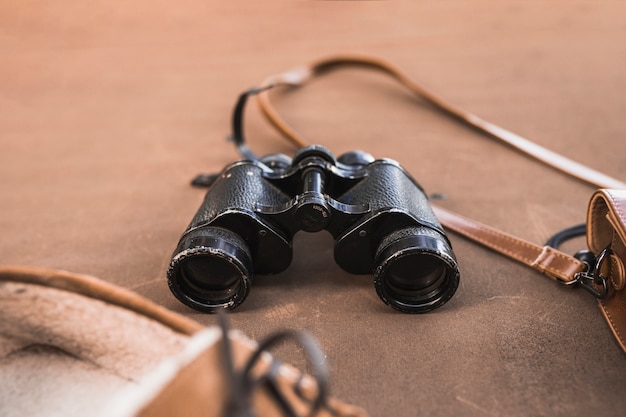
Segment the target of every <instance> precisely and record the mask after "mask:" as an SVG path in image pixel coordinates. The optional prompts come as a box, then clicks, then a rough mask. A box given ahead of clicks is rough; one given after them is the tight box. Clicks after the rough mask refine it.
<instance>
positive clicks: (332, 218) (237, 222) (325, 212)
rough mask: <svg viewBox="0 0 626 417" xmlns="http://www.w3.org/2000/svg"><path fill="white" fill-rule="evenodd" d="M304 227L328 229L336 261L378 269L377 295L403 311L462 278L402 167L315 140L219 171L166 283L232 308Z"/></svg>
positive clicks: (211, 305) (437, 300) (277, 268)
mask: <svg viewBox="0 0 626 417" xmlns="http://www.w3.org/2000/svg"><path fill="white" fill-rule="evenodd" d="M301 230H302V231H306V232H317V231H321V230H327V231H328V232H329V233H330V234H331V235H332V236H333V238H334V240H335V247H334V258H335V261H336V262H337V264H338V265H339V266H340V267H341V268H342V269H344V270H345V271H347V272H349V273H353V274H373V275H374V285H375V288H376V292H377V293H378V295H379V297H380V298H381V299H382V300H383V301H384V302H385V303H387V304H389V305H390V306H392V307H393V308H395V309H397V310H400V311H402V312H406V313H422V312H426V311H430V310H433V309H435V308H437V307H439V306H441V305H443V304H444V303H445V302H446V301H448V300H449V299H450V298H451V297H452V295H453V294H454V292H455V291H456V289H457V287H458V285H459V270H458V267H457V262H456V259H455V256H454V254H453V252H452V248H451V246H450V242H449V240H448V238H447V237H446V234H445V232H444V230H443V228H442V227H441V225H440V224H439V221H438V220H437V218H436V217H435V214H434V213H433V210H432V208H431V207H430V205H429V203H428V198H427V197H426V195H425V193H424V191H423V190H422V188H421V187H420V186H419V184H418V183H417V182H416V181H415V180H414V179H413V178H412V177H411V175H409V173H408V172H407V171H406V170H405V169H404V168H402V167H401V166H400V165H399V164H398V163H397V162H396V161H393V160H390V159H377V160H375V159H374V158H373V157H372V156H371V155H369V154H367V153H365V152H361V151H355V152H348V153H345V154H343V155H341V156H340V157H339V158H335V157H334V156H333V155H332V154H331V152H330V151H328V150H327V149H326V148H324V147H322V146H318V145H313V146H308V147H305V148H301V149H300V150H299V151H298V152H297V153H296V154H295V155H294V157H293V159H291V158H289V157H287V156H285V155H281V154H275V155H269V156H266V157H264V158H261V159H260V160H242V161H239V162H235V163H233V164H231V165H229V166H227V167H226V168H225V169H224V170H223V171H222V172H221V173H220V174H219V175H217V176H216V178H215V179H214V181H212V183H211V185H210V188H209V190H208V192H207V194H206V198H205V200H204V202H203V203H202V206H201V207H200V209H199V210H198V212H197V213H196V215H195V217H194V218H193V220H192V221H191V224H190V225H189V227H188V228H187V230H186V231H185V232H184V233H183V235H182V237H181V239H180V241H179V243H178V246H177V247H176V250H175V251H174V254H173V256H172V260H171V262H170V265H169V268H168V271H167V277H168V283H169V287H170V289H171V291H172V293H173V294H174V295H175V296H176V297H177V298H178V299H179V300H180V301H181V302H183V303H184V304H186V305H188V306H190V307H192V308H194V309H196V310H199V311H204V312H215V311H216V310H218V309H222V308H227V309H232V308H235V307H237V306H238V305H239V304H241V303H242V302H243V301H244V299H245V298H246V296H247V295H248V293H249V291H250V287H251V284H252V280H253V275H257V274H259V275H260V274H273V273H278V272H281V271H284V270H285V269H286V268H287V267H288V266H289V264H290V263H291V259H292V243H291V242H292V238H293V236H294V235H295V233H297V232H298V231H301Z"/></svg>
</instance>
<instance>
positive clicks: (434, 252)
mask: <svg viewBox="0 0 626 417" xmlns="http://www.w3.org/2000/svg"><path fill="white" fill-rule="evenodd" d="M374 284H375V286H376V292H377V293H378V295H379V296H380V298H381V299H382V300H383V301H384V302H385V303H387V304H389V305H390V306H392V307H393V308H395V309H397V310H400V311H403V312H405V313H424V312H427V311H431V310H434V309H436V308H437V307H440V306H441V305H443V304H445V303H446V302H447V301H448V300H449V299H450V298H451V297H452V295H454V293H455V291H456V289H457V288H458V285H459V271H458V268H457V264H456V260H455V258H454V254H453V253H452V249H451V248H450V245H449V244H448V242H447V240H446V239H445V238H444V237H443V236H441V235H439V234H438V232H436V231H434V230H432V229H428V228H425V227H411V228H407V229H401V230H398V231H395V232H393V233H391V234H390V235H389V236H387V237H386V238H385V239H383V241H382V242H381V243H380V245H379V248H378V250H377V253H376V267H375V270H374Z"/></svg>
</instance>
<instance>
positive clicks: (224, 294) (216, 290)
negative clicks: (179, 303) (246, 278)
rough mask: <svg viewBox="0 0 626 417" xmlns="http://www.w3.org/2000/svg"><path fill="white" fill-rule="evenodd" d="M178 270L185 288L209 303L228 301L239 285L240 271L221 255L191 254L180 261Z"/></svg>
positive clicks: (234, 294)
mask: <svg viewBox="0 0 626 417" xmlns="http://www.w3.org/2000/svg"><path fill="white" fill-rule="evenodd" d="M180 271H181V276H182V279H183V282H184V285H185V286H186V287H187V290H190V292H192V293H193V294H194V295H195V296H196V297H200V298H202V299H205V300H206V301H209V302H211V303H221V302H226V301H228V300H229V299H231V298H232V297H234V296H236V294H237V292H238V290H239V287H240V285H241V279H242V274H241V271H240V270H239V269H238V268H237V267H236V266H235V265H234V264H233V263H232V262H229V260H228V258H224V257H222V256H211V255H197V256H192V257H190V258H188V259H186V260H185V261H184V262H183V263H182V265H181V267H180Z"/></svg>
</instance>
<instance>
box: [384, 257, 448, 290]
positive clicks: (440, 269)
mask: <svg viewBox="0 0 626 417" xmlns="http://www.w3.org/2000/svg"><path fill="white" fill-rule="evenodd" d="M445 278H446V268H445V267H444V266H443V265H442V262H441V261H440V260H439V259H437V258H434V257H432V256H429V255H427V254H413V255H407V256H404V257H401V258H400V259H398V260H396V261H395V262H393V263H392V264H391V265H389V269H388V272H387V277H386V281H387V286H388V287H389V288H390V289H392V290H393V292H395V293H396V294H398V295H401V296H404V297H413V296H424V295H427V294H429V293H431V292H433V291H435V290H436V289H437V288H439V287H440V286H441V284H442V283H443V282H444V280H445Z"/></svg>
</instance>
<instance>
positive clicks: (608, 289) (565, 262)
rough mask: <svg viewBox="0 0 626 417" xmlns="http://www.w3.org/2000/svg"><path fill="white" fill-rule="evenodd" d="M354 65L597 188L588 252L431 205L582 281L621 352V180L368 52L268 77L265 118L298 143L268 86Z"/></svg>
mask: <svg viewBox="0 0 626 417" xmlns="http://www.w3.org/2000/svg"><path fill="white" fill-rule="evenodd" d="M346 65H349V66H360V67H366V68H371V69H375V70H379V71H382V72H384V73H386V74H388V75H390V76H392V77H393V78H395V79H396V80H397V81H399V82H400V83H401V84H402V85H404V86H405V87H407V88H408V89H409V90H411V91H412V92H414V93H415V94H416V95H418V96H419V97H420V98H421V99H423V100H425V101H427V102H428V103H430V104H431V105H433V106H434V107H436V108H438V109H439V110H441V111H443V112H444V113H445V114H447V115H449V116H451V117H453V118H455V119H457V120H459V121H461V122H463V123H466V124H467V125H469V126H471V127H472V128H474V129H477V130H479V131H481V132H483V133H484V134H486V135H487V136H490V137H492V138H495V139H497V140H499V141H501V142H503V143H505V144H507V145H509V146H511V147H513V148H514V149H516V150H518V151H520V152H522V153H525V154H526V155H528V156H530V157H532V158H535V159H537V160H539V161H540V162H542V163H544V164H546V165H548V166H550V167H552V168H554V169H556V170H558V171H561V172H564V173H566V174H568V175H570V176H572V177H574V178H576V179H578V180H581V181H583V182H586V183H588V184H590V185H593V186H595V187H599V188H600V189H599V190H597V191H596V192H595V193H594V194H593V196H592V197H591V201H590V203H589V209H588V215H587V228H586V229H587V231H586V233H587V244H588V247H589V251H588V254H587V256H586V257H585V258H581V259H579V258H577V257H574V256H570V255H568V254H565V253H563V252H560V251H559V250H558V249H556V248H554V247H551V246H548V245H537V244H534V243H532V242H528V241H525V240H523V239H520V238H518V237H516V236H513V235H510V234H508V233H505V232H502V231H500V230H497V229H494V228H492V227H490V226H487V225H485V224H481V223H479V222H476V221H474V220H471V219H468V218H465V217H463V216H460V215H458V214H455V213H452V212H450V211H447V210H444V209H442V208H439V207H433V208H434V209H435V213H436V215H437V217H438V218H439V220H440V222H441V224H442V225H444V227H446V228H448V229H450V230H453V231H455V232H457V233H459V234H461V235H463V236H465V237H467V238H469V239H472V240H473V241H475V242H477V243H479V244H481V245H484V246H486V247H488V248H490V249H492V250H494V251H496V252H498V253H500V254H502V255H504V256H507V257H509V258H511V259H513V260H515V261H518V262H521V263H523V264H524V265H527V266H529V267H531V268H533V269H535V270H537V271H539V272H541V273H542V274H544V275H545V276H547V277H549V278H551V279H553V280H555V281H557V282H560V283H562V284H565V285H568V286H570V287H582V288H585V289H586V290H588V291H589V292H590V293H591V294H593V295H594V296H596V298H598V304H599V306H600V309H601V310H602V314H603V315H604V317H605V319H606V321H607V323H608V325H609V327H610V328H611V331H612V332H613V334H614V335H615V338H616V339H617V342H618V343H619V345H620V347H621V348H622V350H624V352H626V339H625V337H626V291H624V287H625V282H626V268H625V267H624V265H625V264H626V183H624V182H622V181H620V180H617V179H615V178H612V177H610V176H607V175H605V174H603V173H601V172H598V171H596V170H594V169H591V168H589V167H587V166H585V165H583V164H580V163H578V162H576V161H573V160H571V159H568V158H566V157H564V156H562V155H560V154H557V153H555V152H553V151H551V150H549V149H546V148H544V147H542V146H539V145H537V144H536V143H534V142H532V141H530V140H528V139H526V138H523V137H521V136H519V135H517V134H515V133H513V132H510V131H508V130H506V129H503V128H501V127H499V126H496V125H494V124H492V123H489V122H487V121H485V120H483V119H481V118H480V117H478V116H476V115H474V114H472V113H468V112H466V111H463V110H461V109H459V108H457V107H455V106H453V105H452V104H450V103H448V102H446V101H445V100H443V99H442V98H441V97H439V96H437V95H436V94H434V93H432V92H431V91H429V90H427V89H426V88H424V87H423V86H421V85H419V84H417V83H416V82H414V81H413V80H412V79H411V78H410V77H409V76H408V75H407V74H406V73H404V72H403V71H402V70H401V69H399V68H398V67H396V66H395V65H393V64H391V63H389V62H387V61H385V60H383V59H380V58H378V57H371V56H359V55H337V56H331V57H327V58H322V59H320V60H317V61H314V62H313V63H311V64H309V65H307V66H304V67H300V68H297V69H295V70H291V71H287V72H285V73H282V74H278V75H274V76H271V77H269V78H267V79H266V80H265V81H264V82H263V83H262V84H261V86H260V88H259V89H258V90H256V91H255V92H256V93H258V103H259V105H260V108H261V110H262V112H263V114H264V115H265V116H266V118H267V120H268V121H269V122H270V123H271V124H272V125H273V126H274V127H275V128H276V129H277V130H278V131H279V132H281V133H282V134H283V135H284V136H285V137H286V138H287V139H289V140H290V141H292V142H293V143H294V144H296V145H298V146H305V145H307V144H308V143H307V141H306V139H305V138H304V137H303V136H301V135H300V134H299V133H298V132H297V131H296V130H294V129H293V128H292V127H291V126H289V125H288V124H287V123H286V122H285V121H284V120H282V118H281V117H280V116H279V115H278V113H277V112H276V110H275V109H274V108H273V106H272V105H271V103H270V100H269V91H268V90H269V89H270V88H273V87H279V86H291V87H293V86H299V85H302V84H303V83H304V82H306V81H307V80H309V79H310V78H312V77H313V76H315V75H318V74H320V73H322V72H326V71H328V70H329V69H333V68H336V67H338V66H346Z"/></svg>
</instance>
